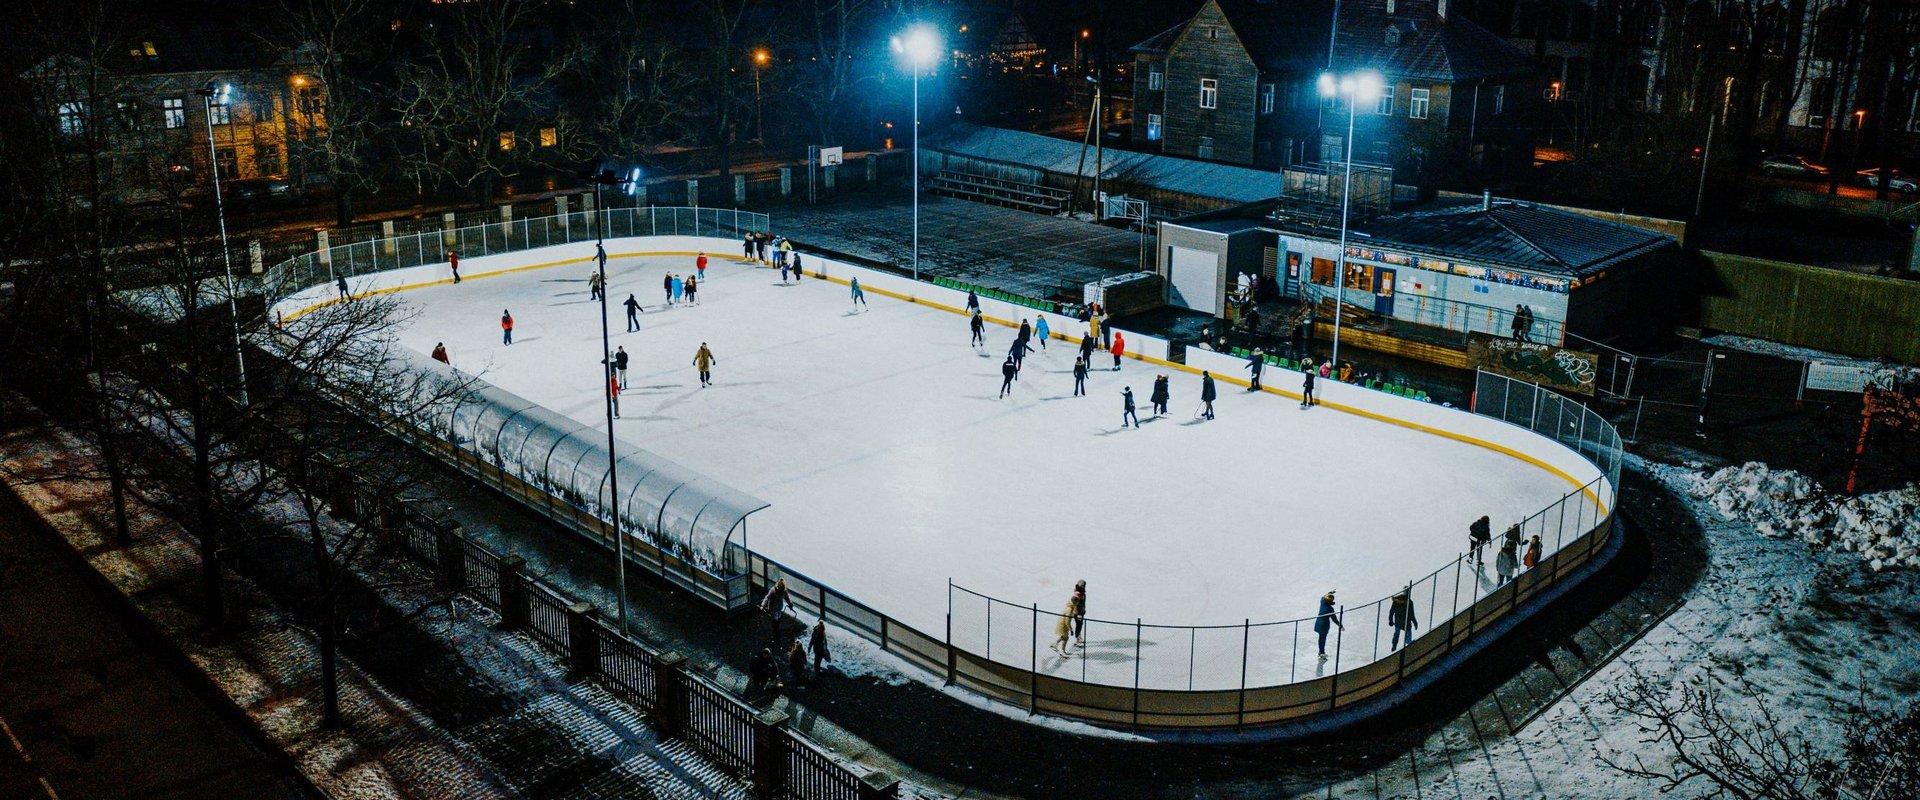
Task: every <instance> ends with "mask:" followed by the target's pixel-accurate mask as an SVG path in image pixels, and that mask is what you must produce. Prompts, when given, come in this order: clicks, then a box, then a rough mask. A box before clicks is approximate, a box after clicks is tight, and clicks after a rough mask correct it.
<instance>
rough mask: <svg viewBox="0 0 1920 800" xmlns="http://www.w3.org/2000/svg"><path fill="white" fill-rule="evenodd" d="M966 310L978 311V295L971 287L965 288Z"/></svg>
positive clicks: (976, 312) (977, 312)
mask: <svg viewBox="0 0 1920 800" xmlns="http://www.w3.org/2000/svg"><path fill="white" fill-rule="evenodd" d="M967 310H968V311H971V312H973V313H974V314H979V313H980V295H977V294H974V293H973V290H972V289H968V290H967Z"/></svg>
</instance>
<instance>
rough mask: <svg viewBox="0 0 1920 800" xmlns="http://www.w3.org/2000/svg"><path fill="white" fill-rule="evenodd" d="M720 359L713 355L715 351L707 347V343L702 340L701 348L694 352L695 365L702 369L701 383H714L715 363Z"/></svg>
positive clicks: (704, 384)
mask: <svg viewBox="0 0 1920 800" xmlns="http://www.w3.org/2000/svg"><path fill="white" fill-rule="evenodd" d="M717 361H719V359H717V358H714V357H713V351H712V350H708V349H707V343H706V342H701V343H700V349H699V350H695V351H694V353H693V366H694V367H696V368H698V369H699V370H700V385H701V386H712V385H713V365H714V363H715V362H717Z"/></svg>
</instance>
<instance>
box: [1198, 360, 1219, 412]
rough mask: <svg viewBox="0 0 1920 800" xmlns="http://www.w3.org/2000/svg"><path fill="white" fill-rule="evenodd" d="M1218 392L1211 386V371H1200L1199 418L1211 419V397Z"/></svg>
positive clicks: (1215, 395)
mask: <svg viewBox="0 0 1920 800" xmlns="http://www.w3.org/2000/svg"><path fill="white" fill-rule="evenodd" d="M1218 395H1219V392H1217V391H1215V390H1214V388H1213V373H1211V372H1201V373H1200V418H1201V419H1213V399H1214V398H1215V397H1217V396H1218Z"/></svg>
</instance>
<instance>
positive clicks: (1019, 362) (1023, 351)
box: [1007, 336, 1033, 380]
mask: <svg viewBox="0 0 1920 800" xmlns="http://www.w3.org/2000/svg"><path fill="white" fill-rule="evenodd" d="M1031 352H1033V347H1032V346H1031V345H1028V344H1027V340H1026V339H1022V338H1020V337H1018V336H1015V337H1014V338H1013V346H1012V347H1010V348H1007V359H1008V360H1010V361H1012V362H1013V378H1014V380H1019V379H1020V368H1021V367H1023V366H1026V361H1027V354H1028V353H1031Z"/></svg>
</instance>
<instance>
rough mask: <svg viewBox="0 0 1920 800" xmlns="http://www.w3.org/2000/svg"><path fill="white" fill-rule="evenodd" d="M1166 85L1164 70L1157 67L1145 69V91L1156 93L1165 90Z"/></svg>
mask: <svg viewBox="0 0 1920 800" xmlns="http://www.w3.org/2000/svg"><path fill="white" fill-rule="evenodd" d="M1166 85H1167V72H1166V70H1163V69H1159V68H1157V67H1147V91H1150V92H1158V91H1160V90H1162V89H1164V88H1166Z"/></svg>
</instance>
